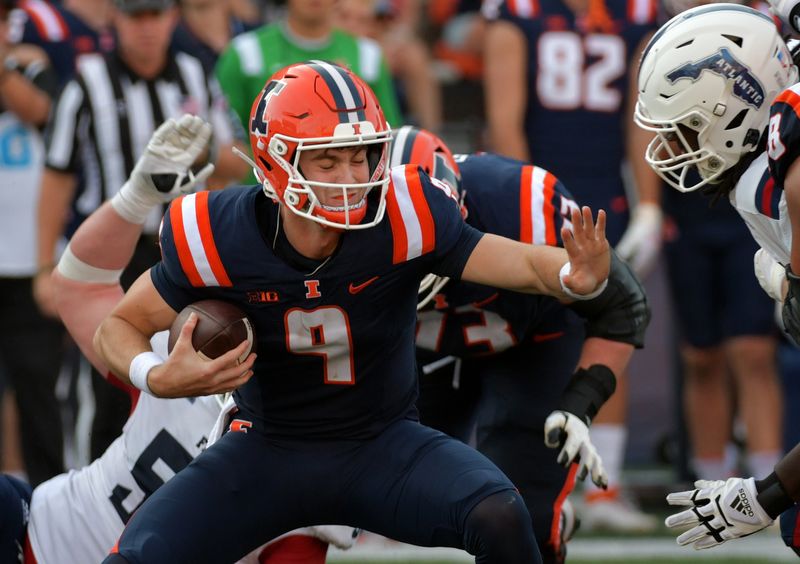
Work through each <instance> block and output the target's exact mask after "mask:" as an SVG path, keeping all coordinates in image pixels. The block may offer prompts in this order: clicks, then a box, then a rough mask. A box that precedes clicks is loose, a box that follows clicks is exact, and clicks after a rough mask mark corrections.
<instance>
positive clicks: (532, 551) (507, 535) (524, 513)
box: [464, 490, 542, 564]
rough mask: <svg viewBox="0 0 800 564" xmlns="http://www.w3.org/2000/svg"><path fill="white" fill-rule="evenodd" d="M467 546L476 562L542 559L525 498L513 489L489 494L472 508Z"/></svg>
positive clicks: (467, 529)
mask: <svg viewBox="0 0 800 564" xmlns="http://www.w3.org/2000/svg"><path fill="white" fill-rule="evenodd" d="M464 546H465V548H466V549H467V551H468V552H470V553H472V554H474V555H475V556H476V562H492V563H509V564H510V563H520V564H521V563H525V564H530V563H532V562H533V563H541V562H542V557H541V555H540V554H539V548H538V547H537V545H536V539H535V538H534V535H533V526H532V524H531V517H530V514H529V513H528V510H527V509H526V508H525V502H524V501H523V500H522V497H521V496H520V495H519V493H517V492H516V491H514V490H506V491H503V492H498V493H495V494H492V495H490V496H489V497H487V498H485V499H483V500H482V501H481V502H479V503H478V504H477V505H476V506H475V507H474V509H473V510H472V511H471V512H470V514H469V516H468V517H467V520H466V522H465V524H464Z"/></svg>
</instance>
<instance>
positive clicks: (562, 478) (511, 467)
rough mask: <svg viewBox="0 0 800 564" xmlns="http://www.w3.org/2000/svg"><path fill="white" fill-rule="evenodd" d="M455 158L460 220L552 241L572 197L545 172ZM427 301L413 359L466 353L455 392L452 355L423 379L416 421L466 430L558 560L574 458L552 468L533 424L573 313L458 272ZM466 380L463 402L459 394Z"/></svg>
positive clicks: (568, 342)
mask: <svg viewBox="0 0 800 564" xmlns="http://www.w3.org/2000/svg"><path fill="white" fill-rule="evenodd" d="M415 146H416V144H415ZM412 153H413V151H412ZM456 161H457V163H458V167H459V170H460V172H461V190H462V191H463V193H464V205H465V207H466V209H467V218H466V221H467V223H468V224H469V225H471V226H473V227H475V228H476V229H478V230H480V231H482V232H485V233H493V234H497V235H502V236H505V237H508V238H511V239H515V240H518V241H521V242H524V243H528V244H535V245H550V246H556V245H561V244H562V241H561V227H562V226H564V225H569V224H568V223H566V222H568V219H567V218H568V217H569V214H570V211H571V210H572V209H575V208H577V207H578V204H577V203H576V202H575V201H574V200H573V199H572V196H571V195H570V193H569V192H568V191H567V189H566V188H565V187H564V185H563V184H562V183H561V182H560V181H559V180H558V179H557V178H556V177H555V176H554V175H553V174H551V173H550V172H548V171H546V170H544V169H543V168H540V167H538V166H533V165H528V164H525V163H522V162H520V161H517V160H514V159H510V158H506V157H502V156H499V155H493V154H488V153H482V154H474V155H466V156H464V155H458V156H456ZM432 303H433V304H434V307H429V308H426V309H425V310H424V311H422V312H420V314H419V322H418V329H417V341H416V343H417V358H418V362H419V364H420V365H421V366H431V365H436V364H435V363H443V359H444V358H445V357H448V356H453V357H458V358H461V359H468V360H466V361H465V362H462V363H461V364H460V367H459V374H458V380H459V382H460V384H459V385H460V386H461V388H463V390H464V391H463V392H457V391H454V390H453V385H452V381H453V378H454V376H453V375H452V373H451V371H452V369H453V366H454V365H453V364H452V363H450V364H446V363H445V366H446V368H443V369H440V370H439V371H437V372H434V373H432V374H426V375H424V376H423V377H422V379H421V381H420V388H421V394H420V401H419V403H418V405H419V407H420V411H421V416H422V421H423V423H427V424H432V425H434V426H435V427H437V428H439V429H441V430H442V431H445V432H447V433H448V434H450V435H452V436H456V437H459V438H461V439H462V440H464V441H468V440H471V439H472V438H473V437H472V429H473V428H474V429H477V432H476V435H475V439H476V441H477V443H476V446H477V447H478V449H479V450H480V451H481V452H483V453H484V454H486V455H487V456H489V457H490V458H491V459H492V460H493V461H494V462H495V463H496V464H497V465H498V466H499V467H500V468H501V469H502V470H503V471H504V472H505V473H506V474H507V475H508V476H509V478H511V480H512V481H513V482H514V484H515V485H516V486H517V488H518V489H519V491H520V493H521V494H522V497H523V499H524V500H525V505H526V506H527V508H528V511H529V512H530V513H531V514H532V515H535V516H536V518H535V519H534V522H533V527H534V532H535V534H536V540H537V542H538V544H539V548H540V550H541V551H542V554H543V556H544V560H545V562H561V561H562V560H561V558H562V556H561V555H562V551H563V546H562V538H561V534H560V526H561V515H562V507H563V504H564V500H565V499H566V497H567V496H568V495H569V493H570V492H571V491H572V489H573V487H574V484H575V471H576V469H577V466H575V465H573V466H572V468H571V469H567V468H564V467H562V466H561V465H559V464H558V463H557V462H556V459H555V456H554V455H553V451H552V450H551V449H548V448H547V447H546V446H545V445H544V443H543V442H542V441H541V433H542V427H543V424H544V419H545V418H546V417H547V415H549V414H550V412H551V411H552V410H553V407H554V406H555V405H556V404H557V401H558V399H559V396H560V394H561V391H562V390H563V389H564V386H565V385H566V383H567V381H568V380H569V378H570V376H571V375H572V373H573V371H574V369H575V366H577V363H578V360H579V355H580V350H581V347H582V344H583V341H584V329H583V320H581V319H579V318H578V317H577V316H576V315H575V314H574V313H573V312H572V311H570V310H568V309H567V308H566V307H565V306H564V305H562V304H561V303H559V302H558V301H557V300H556V299H554V298H551V297H546V296H537V295H530V294H521V293H518V292H511V291H507V290H501V289H496V288H490V287H487V286H482V285H479V284H471V283H468V282H463V281H450V282H449V283H448V284H447V285H446V286H444V288H443V289H442V290H441V292H440V293H439V294H438V295H437V296H436V298H435V299H434V300H433V302H432ZM429 370H430V369H429ZM475 388H479V390H480V392H479V394H480V395H479V399H477V400H475V401H477V406H476V407H475V408H474V409H473V405H474V404H473V403H472V402H471V401H469V400H465V399H464V398H469V397H470V393H471V392H470V390H473V389H475ZM429 417H430V420H429V419H428V418H429ZM466 429H469V431H468V432H466V433H464V430H466Z"/></svg>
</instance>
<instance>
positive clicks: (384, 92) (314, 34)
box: [217, 0, 402, 130]
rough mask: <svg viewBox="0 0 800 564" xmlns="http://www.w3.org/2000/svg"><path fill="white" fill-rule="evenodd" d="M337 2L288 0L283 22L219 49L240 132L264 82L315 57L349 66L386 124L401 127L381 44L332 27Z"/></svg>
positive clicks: (223, 77) (221, 69)
mask: <svg viewBox="0 0 800 564" xmlns="http://www.w3.org/2000/svg"><path fill="white" fill-rule="evenodd" d="M336 1H337V0H287V4H286V8H287V10H286V18H285V19H284V20H282V21H280V22H277V23H274V24H269V25H265V26H263V27H260V28H258V29H257V30H254V31H251V32H248V33H243V34H242V35H239V36H237V37H236V38H234V40H233V41H232V42H231V45H230V46H229V47H228V48H227V49H226V50H225V51H224V52H223V53H222V56H221V57H220V59H219V62H218V63H217V78H218V79H219V82H220V84H221V86H222V89H223V91H224V92H225V95H226V96H227V98H228V102H229V103H230V105H231V107H232V108H233V110H234V111H235V112H236V115H238V116H239V119H240V120H241V123H242V126H243V127H244V128H245V130H249V124H248V120H249V119H250V108H251V106H252V105H253V100H254V99H255V97H256V95H257V94H258V93H259V92H260V91H261V89H262V88H263V87H264V83H265V82H266V80H267V79H268V78H269V77H270V76H272V75H273V74H274V73H275V71H277V70H278V69H281V68H283V67H285V66H286V65H289V64H291V63H299V62H303V61H309V60H314V59H320V60H324V61H331V62H335V63H337V64H341V65H344V66H346V67H349V68H350V69H351V70H352V71H353V72H355V73H356V74H358V75H359V76H360V77H361V78H363V79H364V80H365V81H366V82H367V83H368V84H369V85H370V86H371V87H372V89H373V91H374V92H375V95H376V96H377V97H378V101H379V102H380V104H381V108H382V109H383V111H384V114H385V115H386V119H387V121H388V122H389V124H390V125H391V126H394V127H399V126H400V125H401V122H402V119H401V117H400V112H399V110H398V106H397V99H396V96H395V92H394V87H393V85H392V78H391V75H390V74H389V69H388V67H387V65H386V61H385V60H384V57H383V52H382V51H381V48H380V46H379V45H378V44H377V43H376V42H375V41H374V40H372V39H368V38H358V37H354V36H352V35H350V34H348V33H345V32H344V31H340V30H338V29H335V28H334V21H335V10H336Z"/></svg>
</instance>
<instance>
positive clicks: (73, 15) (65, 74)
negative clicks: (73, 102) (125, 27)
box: [10, 0, 114, 89]
mask: <svg viewBox="0 0 800 564" xmlns="http://www.w3.org/2000/svg"><path fill="white" fill-rule="evenodd" d="M112 11H113V6H112V3H111V2H110V1H109V0H65V1H64V2H47V1H46V0H24V1H22V2H20V10H19V12H18V13H17V14H16V15H15V19H14V24H15V25H14V26H13V27H12V29H11V32H10V35H11V38H12V41H15V42H20V43H30V44H33V45H38V46H39V47H41V48H42V49H44V51H45V52H46V53H47V56H48V58H49V59H50V61H51V64H52V65H53V69H55V71H56V74H57V75H58V83H59V89H60V88H62V87H63V86H64V85H65V84H66V83H67V81H68V80H69V79H70V78H72V76H73V75H74V74H75V61H76V60H77V58H78V57H79V56H80V55H83V54H86V53H110V52H111V51H112V50H113V49H114V36H113V34H112V32H111V29H110V24H111V16H112Z"/></svg>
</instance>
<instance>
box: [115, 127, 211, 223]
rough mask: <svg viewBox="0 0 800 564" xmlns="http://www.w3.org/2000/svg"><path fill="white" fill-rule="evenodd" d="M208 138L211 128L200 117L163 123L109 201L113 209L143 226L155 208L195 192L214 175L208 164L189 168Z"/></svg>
mask: <svg viewBox="0 0 800 564" xmlns="http://www.w3.org/2000/svg"><path fill="white" fill-rule="evenodd" d="M210 139H211V125H210V124H208V123H207V122H205V121H204V120H203V119H202V118H200V117H197V116H193V115H189V114H184V115H183V116H181V117H180V118H178V119H177V120H176V119H168V120H167V121H165V122H164V123H162V124H161V126H159V128H158V129H156V130H155V132H154V133H153V135H152V137H150V141H148V143H147V147H146V148H145V150H144V153H143V154H142V156H141V157H139V160H138V161H137V163H136V166H135V167H134V168H133V172H131V175H130V177H129V178H128V181H127V182H126V183H125V184H124V185H123V187H122V188H121V189H120V191H119V193H118V194H117V195H116V196H115V197H114V198H113V199H112V200H111V203H112V205H113V206H114V209H116V210H117V212H118V213H119V214H120V215H121V216H122V217H123V218H125V219H126V220H128V221H130V222H131V223H144V221H145V219H146V217H147V214H148V213H149V212H150V210H151V209H152V208H153V207H154V206H156V205H158V204H162V203H166V202H169V201H171V200H173V199H174V198H176V197H177V196H179V195H181V194H188V193H191V192H194V190H195V189H196V188H197V186H198V185H200V184H201V183H203V182H205V181H206V180H207V179H208V177H209V176H211V174H212V173H213V172H214V165H213V164H211V163H208V164H206V165H205V166H204V167H203V168H202V169H200V170H199V171H198V172H193V171H192V169H191V167H192V165H193V164H194V163H195V161H197V160H198V158H199V157H200V156H201V155H202V154H204V152H205V151H206V150H207V148H208V144H209V140H210Z"/></svg>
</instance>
